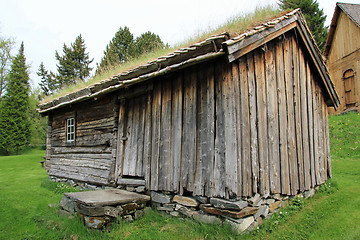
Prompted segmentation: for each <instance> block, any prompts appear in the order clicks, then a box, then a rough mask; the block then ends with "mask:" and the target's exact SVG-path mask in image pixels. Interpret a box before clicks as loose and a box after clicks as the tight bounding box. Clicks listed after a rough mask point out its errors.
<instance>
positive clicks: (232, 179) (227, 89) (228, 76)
mask: <svg viewBox="0 0 360 240" xmlns="http://www.w3.org/2000/svg"><path fill="white" fill-rule="evenodd" d="M245 61H246V59H245ZM245 64H246V63H245ZM231 70H232V69H231V68H230V66H229V65H228V64H226V65H225V68H224V82H223V88H222V89H223V94H224V106H223V107H224V116H225V119H224V120H225V121H224V124H225V125H224V128H225V175H226V189H227V192H226V197H227V198H228V197H234V196H236V195H237V193H238V181H237V179H238V176H239V174H238V172H237V164H238V148H237V139H238V137H237V135H236V133H237V126H236V122H237V121H236V107H235V92H234V80H233V76H232V72H231ZM243 77H244V78H245V79H246V76H243ZM235 79H236V81H238V76H236V78H235ZM244 82H245V81H244ZM246 83H247V81H246ZM249 142H250V141H249ZM249 148H250V147H249ZM249 151H250V149H249ZM249 160H250V159H249ZM249 167H250V169H249V171H250V174H251V164H250V165H249ZM249 177H250V178H251V175H250V176H249ZM250 181H251V179H250ZM250 187H251V186H250Z"/></svg>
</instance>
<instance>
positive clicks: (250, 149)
mask: <svg viewBox="0 0 360 240" xmlns="http://www.w3.org/2000/svg"><path fill="white" fill-rule="evenodd" d="M338 104H339V100H338V97H337V95H336V92H335V91H334V87H333V84H332V82H331V80H330V78H329V75H328V73H327V70H326V67H325V65H324V62H323V60H322V57H321V54H320V53H319V50H318V48H317V46H316V45H315V43H314V40H313V38H312V36H311V34H310V32H309V30H308V28H307V26H306V23H305V21H304V18H303V16H302V14H301V12H300V11H299V10H294V11H292V12H288V13H284V14H283V15H282V16H281V17H278V18H275V19H272V20H271V21H269V22H266V23H264V24H262V25H259V26H257V27H255V28H252V29H251V30H250V31H247V32H245V33H243V34H241V35H239V36H235V37H231V36H229V34H227V33H224V34H220V35H216V36H212V37H210V38H208V39H206V40H204V41H202V42H199V43H197V44H194V45H191V46H188V47H185V48H182V49H179V50H178V51H175V52H173V53H171V54H170V55H167V56H163V57H160V58H157V59H156V60H154V61H151V62H148V63H147V64H145V65H141V66H138V67H136V68H134V69H131V70H129V71H126V72H122V73H119V74H117V75H115V76H113V77H112V78H110V79H107V80H104V81H102V82H100V83H97V84H94V85H91V86H89V87H86V88H83V89H81V90H79V91H77V92H74V93H71V94H68V95H66V96H64V97H60V98H57V99H54V100H51V101H48V102H46V103H43V104H41V105H40V109H39V111H40V112H41V113H42V114H44V115H47V116H48V119H49V121H48V133H47V150H46V151H47V152H46V159H47V165H48V167H49V170H48V174H49V175H50V176H56V177H59V178H68V179H73V180H77V181H82V182H88V183H92V184H98V185H109V186H117V185H126V184H129V185H144V186H145V187H146V189H147V190H152V191H170V192H173V193H177V194H182V195H193V196H197V195H198V196H207V197H221V198H225V199H231V198H234V197H242V196H252V195H254V194H255V193H259V194H261V195H266V194H276V193H279V194H283V195H294V194H297V193H299V192H303V191H305V190H308V189H310V188H313V187H315V186H317V185H320V184H322V183H324V181H325V180H326V179H328V178H329V177H330V176H331V161H330V145H329V127H328V112H327V107H328V106H331V107H335V108H336V107H337V106H338Z"/></svg>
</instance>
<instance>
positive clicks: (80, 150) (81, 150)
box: [51, 146, 111, 154]
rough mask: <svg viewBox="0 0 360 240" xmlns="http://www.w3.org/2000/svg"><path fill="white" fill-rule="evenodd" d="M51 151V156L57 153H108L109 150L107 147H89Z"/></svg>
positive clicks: (55, 148) (70, 147) (52, 149)
mask: <svg viewBox="0 0 360 240" xmlns="http://www.w3.org/2000/svg"><path fill="white" fill-rule="evenodd" d="M51 151H52V153H53V154H58V153H64V152H66V153H110V154H111V148H110V147H107V146H90V147H83V146H82V147H75V146H68V147H51Z"/></svg>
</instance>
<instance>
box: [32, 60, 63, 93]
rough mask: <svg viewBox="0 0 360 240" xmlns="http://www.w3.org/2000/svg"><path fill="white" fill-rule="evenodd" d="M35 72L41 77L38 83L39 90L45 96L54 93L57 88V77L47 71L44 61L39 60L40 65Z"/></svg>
mask: <svg viewBox="0 0 360 240" xmlns="http://www.w3.org/2000/svg"><path fill="white" fill-rule="evenodd" d="M36 74H37V75H38V76H39V77H41V81H40V83H39V85H40V88H41V92H42V93H43V94H44V95H45V96H49V95H51V94H53V93H55V92H56V91H57V90H58V88H59V83H58V81H57V78H56V76H55V74H54V73H53V72H51V71H50V72H49V71H48V70H46V68H45V66H44V63H43V62H41V64H40V67H39V69H38V71H37V72H36Z"/></svg>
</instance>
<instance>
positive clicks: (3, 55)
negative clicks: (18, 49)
mask: <svg viewBox="0 0 360 240" xmlns="http://www.w3.org/2000/svg"><path fill="white" fill-rule="evenodd" d="M13 46H14V41H13V40H11V39H5V38H2V37H0V101H1V97H2V96H3V95H4V93H5V89H6V85H7V75H8V73H9V70H10V64H11V60H12V55H11V50H12V48H13Z"/></svg>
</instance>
